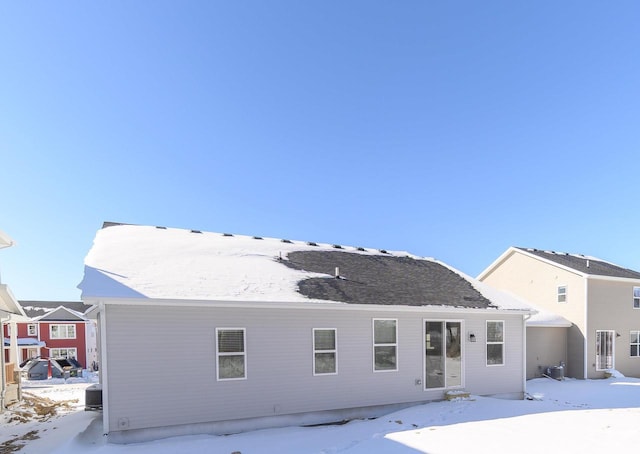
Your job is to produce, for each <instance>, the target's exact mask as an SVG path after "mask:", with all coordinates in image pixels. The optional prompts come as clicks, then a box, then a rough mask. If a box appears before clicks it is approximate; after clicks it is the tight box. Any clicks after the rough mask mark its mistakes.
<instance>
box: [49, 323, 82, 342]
mask: <svg viewBox="0 0 640 454" xmlns="http://www.w3.org/2000/svg"><path fill="white" fill-rule="evenodd" d="M49 337H50V338H51V339H75V338H76V325H71V324H67V325H49Z"/></svg>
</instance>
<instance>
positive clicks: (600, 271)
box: [516, 247, 640, 279]
mask: <svg viewBox="0 0 640 454" xmlns="http://www.w3.org/2000/svg"><path fill="white" fill-rule="evenodd" d="M516 249H520V250H521V251H525V252H528V253H529V254H533V255H535V256H537V257H542V258H545V259H547V260H551V261H552V262H555V263H557V264H559V265H563V266H566V267H568V268H571V269H574V270H576V271H579V272H581V273H584V274H590V275H593V276H607V277H624V278H630V279H640V273H639V272H637V271H633V270H630V269H628V268H622V267H621V266H618V265H614V264H613V263H608V262H603V261H602V260H598V259H595V258H593V257H587V256H584V255H579V254H567V253H564V252H555V251H543V250H540V249H532V248H522V247H519V248H516Z"/></svg>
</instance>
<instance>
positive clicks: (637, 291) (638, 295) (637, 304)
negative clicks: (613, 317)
mask: <svg viewBox="0 0 640 454" xmlns="http://www.w3.org/2000/svg"><path fill="white" fill-rule="evenodd" d="M633 308H634V309H640V287H633Z"/></svg>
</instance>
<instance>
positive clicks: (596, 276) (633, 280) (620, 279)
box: [585, 274, 640, 287]
mask: <svg viewBox="0 0 640 454" xmlns="http://www.w3.org/2000/svg"><path fill="white" fill-rule="evenodd" d="M585 278H586V279H590V280H598V281H609V282H624V283H627V284H635V285H636V286H639V287H640V279H637V278H632V277H616V276H602V275H599V274H587V275H585Z"/></svg>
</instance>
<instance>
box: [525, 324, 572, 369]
mask: <svg viewBox="0 0 640 454" xmlns="http://www.w3.org/2000/svg"><path fill="white" fill-rule="evenodd" d="M560 363H565V365H566V363H567V329H566V328H555V327H554V328H543V327H530V328H527V379H531V378H536V377H541V376H542V374H544V373H546V370H547V368H548V367H549V366H559V365H560Z"/></svg>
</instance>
